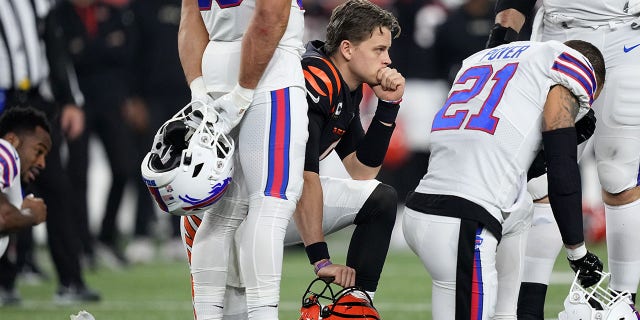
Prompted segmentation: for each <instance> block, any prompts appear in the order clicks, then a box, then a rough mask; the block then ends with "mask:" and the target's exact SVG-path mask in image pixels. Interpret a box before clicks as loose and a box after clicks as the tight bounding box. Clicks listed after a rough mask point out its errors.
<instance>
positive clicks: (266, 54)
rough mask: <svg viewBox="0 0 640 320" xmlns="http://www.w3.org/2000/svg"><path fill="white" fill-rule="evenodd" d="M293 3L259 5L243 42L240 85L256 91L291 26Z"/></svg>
mask: <svg viewBox="0 0 640 320" xmlns="http://www.w3.org/2000/svg"><path fill="white" fill-rule="evenodd" d="M290 12H291V2H290V1H287V0H278V1H273V0H271V1H264V0H263V1H257V3H256V10H255V12H254V15H253V17H252V19H251V22H250V24H249V27H248V28H247V31H246V32H245V34H244V36H243V40H242V57H241V61H240V76H239V79H238V84H240V86H241V87H243V88H247V89H255V88H256V87H257V86H258V82H260V78H262V74H263V73H264V70H265V69H266V68H267V65H268V64H269V61H271V58H272V57H273V53H274V52H275V50H276V47H277V46H278V43H279V42H280V39H281V38H282V36H283V35H284V32H285V30H286V29H287V24H288V22H289V14H290Z"/></svg>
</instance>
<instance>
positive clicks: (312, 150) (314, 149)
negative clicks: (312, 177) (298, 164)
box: [304, 110, 324, 173]
mask: <svg viewBox="0 0 640 320" xmlns="http://www.w3.org/2000/svg"><path fill="white" fill-rule="evenodd" d="M308 116H309V139H308V140H307V149H306V152H305V158H304V171H311V172H315V173H319V172H320V137H321V133H322V127H323V124H324V117H323V116H322V114H319V113H318V112H313V111H311V110H309V113H308Z"/></svg>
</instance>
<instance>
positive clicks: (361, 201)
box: [181, 41, 397, 319]
mask: <svg viewBox="0 0 640 320" xmlns="http://www.w3.org/2000/svg"><path fill="white" fill-rule="evenodd" d="M323 45H324V44H323V43H322V42H321V41H312V42H310V43H308V44H307V47H306V52H305V54H304V55H303V59H302V67H303V72H304V77H305V84H306V89H307V92H308V95H307V101H308V103H309V111H308V119H309V128H310V129H309V141H308V142H307V146H306V157H305V167H304V170H305V171H310V172H316V173H321V172H320V171H321V170H320V165H319V162H320V161H321V160H323V159H324V158H325V157H327V155H329V154H330V153H331V152H332V151H334V150H335V151H336V153H337V154H338V156H339V157H340V158H344V157H346V156H347V155H349V154H351V153H352V152H355V151H356V150H357V148H358V144H359V142H360V141H361V140H362V139H363V138H364V136H365V132H364V129H363V127H362V122H361V119H360V109H359V108H360V102H361V101H362V86H360V87H358V88H356V89H355V90H353V91H350V90H349V87H348V86H347V84H346V83H345V82H344V80H343V79H342V77H341V75H340V74H339V72H338V70H337V68H336V67H335V66H334V65H333V63H332V62H331V61H330V59H329V58H328V57H327V56H326V55H325V54H324V53H323V49H322V47H323ZM381 103H383V102H381ZM320 183H321V186H322V197H323V198H322V199H323V221H322V229H323V233H324V234H325V235H329V234H331V233H334V232H336V231H339V230H342V229H344V228H345V227H347V226H351V225H353V224H354V223H355V224H358V225H363V228H367V220H370V219H371V217H368V216H367V215H366V213H368V211H366V210H361V209H362V208H363V207H364V206H365V203H372V202H371V201H369V202H368V200H369V199H370V197H371V195H372V194H373V193H374V191H375V190H378V194H380V193H382V192H383V190H387V188H390V187H388V186H386V185H382V184H381V183H380V182H379V181H377V180H375V179H371V180H353V179H343V178H336V177H330V176H325V175H321V176H320ZM381 185H382V186H381ZM379 186H380V187H379ZM393 194H394V195H395V192H394V193H393ZM380 201H382V202H385V205H389V206H391V207H393V209H392V215H391V216H390V217H386V216H385V215H384V214H382V213H378V214H377V218H374V219H379V220H383V219H387V218H390V219H389V222H388V225H389V228H388V230H386V231H387V232H386V233H385V232H380V233H377V234H376V238H378V239H374V240H373V241H376V245H374V246H370V245H371V244H373V241H370V242H369V243H367V244H366V245H369V246H368V247H365V248H363V250H356V251H361V253H362V254H361V256H362V258H361V259H360V258H359V257H356V260H357V261H358V262H366V263H367V264H369V265H376V266H375V267H373V268H368V269H371V270H357V271H358V272H359V273H358V275H359V276H360V277H361V278H362V279H368V280H369V282H370V283H369V286H373V288H366V289H367V290H371V291H375V286H376V285H377V282H378V279H379V276H380V272H381V270H382V264H383V263H384V257H385V256H386V252H387V249H388V246H389V241H390V238H391V231H392V229H393V225H394V221H395V215H396V205H397V199H390V198H382V199H381V200H380ZM381 206H384V205H377V204H376V205H375V207H377V208H378V209H380V207H381ZM380 211H382V209H380ZM200 223H201V217H199V216H187V217H182V225H181V229H182V236H183V240H184V242H185V245H186V249H187V254H188V257H189V259H191V258H192V255H191V252H192V245H193V239H195V238H197V237H196V234H197V235H199V234H200V232H201V231H198V226H199V225H200ZM357 228H358V227H357ZM357 228H356V232H357V230H358V229H357ZM360 233H361V234H362V231H361V232H360ZM377 242H381V243H380V245H377ZM299 243H302V239H301V237H300V234H299V233H298V230H297V227H296V224H295V223H294V221H293V220H291V221H290V222H289V225H288V226H287V230H286V235H285V238H284V244H285V245H294V244H299ZM385 246H386V247H385ZM368 250H375V251H376V253H371V252H369V251H368ZM358 254H360V252H357V253H355V255H358ZM378 256H381V257H382V260H379V259H378ZM235 259H236V257H235V256H234V253H232V257H231V264H230V266H229V270H230V271H229V275H228V278H227V284H228V285H229V286H228V288H227V291H226V293H225V294H226V296H225V301H224V303H225V307H224V314H225V316H224V319H246V307H244V305H245V297H244V293H243V289H242V288H244V286H245V284H244V281H243V279H241V278H240V277H238V274H237V273H238V268H240V269H242V267H243V264H242V263H243V262H242V261H234V260H235ZM367 273H371V274H367ZM357 281H360V280H357ZM357 284H358V283H357ZM366 284H368V283H367V282H365V285H366ZM360 285H362V283H361V284H360Z"/></svg>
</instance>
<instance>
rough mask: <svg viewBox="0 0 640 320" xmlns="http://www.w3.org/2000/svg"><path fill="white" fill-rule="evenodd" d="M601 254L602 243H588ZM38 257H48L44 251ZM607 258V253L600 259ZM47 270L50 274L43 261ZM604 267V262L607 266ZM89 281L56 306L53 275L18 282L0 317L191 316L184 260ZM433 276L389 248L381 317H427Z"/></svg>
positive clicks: (300, 265)
mask: <svg viewBox="0 0 640 320" xmlns="http://www.w3.org/2000/svg"><path fill="white" fill-rule="evenodd" d="M345 239H346V235H344V234H343V235H337V236H336V237H332V238H331V239H330V241H329V245H330V248H331V249H332V252H333V255H334V257H333V258H334V259H333V260H335V261H338V262H340V261H344V256H345V252H346V249H345V250H342V251H341V250H339V249H340V248H345V247H346V245H345V244H344V243H345ZM590 248H591V249H593V250H594V251H596V252H597V253H598V254H599V255H600V257H602V258H603V259H604V257H605V253H606V252H605V249H604V246H603V245H598V246H591V247H590ZM41 260H42V262H43V263H44V262H46V261H48V256H47V255H43V257H42V258H41ZM604 260H606V259H604ZM47 268H48V272H49V274H52V275H53V274H54V273H53V271H52V270H51V269H50V266H49V265H47ZM605 270H606V266H605ZM569 271H570V269H569V267H568V265H567V263H566V262H565V261H564V260H563V259H558V262H557V264H556V269H555V272H556V274H555V275H554V277H553V279H558V280H559V281H558V280H556V281H555V282H556V283H554V284H553V285H552V286H551V287H550V289H549V295H548V297H547V302H548V305H547V307H546V311H545V316H546V317H547V318H555V317H556V316H557V314H558V312H559V311H560V310H561V308H562V301H563V300H564V298H565V296H566V294H567V293H568V288H569V283H570V281H571V280H572V274H571V273H569ZM312 276H313V273H312V271H311V267H310V266H309V264H308V261H307V259H306V256H305V255H304V252H303V250H301V249H298V248H292V249H287V250H286V253H285V264H284V272H283V282H282V294H281V297H282V302H281V308H280V310H281V313H280V319H282V320H285V319H290V320H295V319H298V316H299V311H298V310H299V308H300V300H301V296H302V294H303V291H304V290H305V289H306V287H307V285H308V284H309V282H310V281H311V280H312V279H313V277H312ZM86 278H87V282H88V283H89V284H90V286H91V287H92V288H95V289H98V290H99V291H100V292H101V293H102V295H103V301H101V302H99V303H90V304H78V305H72V306H66V307H59V306H56V305H54V304H53V303H52V295H53V292H54V289H55V288H54V281H49V282H46V283H42V284H39V285H27V284H20V285H19V290H20V293H21V295H22V297H23V303H22V305H21V306H19V307H4V308H0V320H27V319H28V320H39V319H46V320H53V319H65V320H66V319H69V315H70V314H72V313H74V314H75V313H77V312H78V311H80V310H83V309H84V310H87V311H89V312H91V313H92V314H93V315H94V316H95V317H96V319H97V320H106V319H109V320H111V319H113V320H134V319H135V320H139V319H154V320H164V319H166V320H176V319H192V311H191V302H190V288H189V277H188V269H187V265H186V262H180V261H178V262H166V261H157V262H154V263H152V264H147V265H137V266H132V267H129V268H127V269H124V270H109V269H106V268H100V269H98V270H97V271H96V272H93V273H87V274H86ZM430 286H431V282H430V280H429V277H428V275H427V272H426V271H425V270H424V268H423V266H422V265H421V263H420V261H419V260H418V258H417V257H416V256H414V255H413V253H412V252H411V251H408V250H393V251H391V252H390V254H389V257H388V259H387V263H386V265H385V269H384V272H383V275H382V279H381V283H380V287H379V290H378V292H377V293H376V306H377V308H378V309H379V311H380V313H381V315H382V316H383V317H384V319H385V320H400V319H402V320H405V319H416V320H420V319H424V320H426V319H431V305H430V291H431V288H430Z"/></svg>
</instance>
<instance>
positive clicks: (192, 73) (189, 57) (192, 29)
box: [178, 0, 209, 83]
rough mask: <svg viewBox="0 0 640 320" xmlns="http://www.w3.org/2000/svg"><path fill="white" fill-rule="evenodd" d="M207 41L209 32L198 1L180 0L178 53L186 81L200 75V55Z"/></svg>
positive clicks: (188, 81)
mask: <svg viewBox="0 0 640 320" xmlns="http://www.w3.org/2000/svg"><path fill="white" fill-rule="evenodd" d="M208 43H209V34H208V33H207V29H206V27H205V25H204V22H203V21H202V16H201V15H200V8H199V7H198V2H197V1H193V0H182V11H181V16H180V28H179V30H178V54H179V56H180V63H181V64H182V69H183V71H184V75H185V78H186V80H187V83H191V81H193V79H195V78H197V77H199V76H201V75H202V56H203V54H204V50H205V48H206V47H207V44H208Z"/></svg>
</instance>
